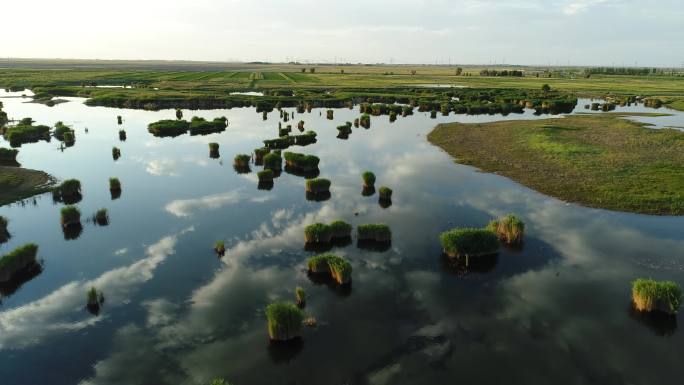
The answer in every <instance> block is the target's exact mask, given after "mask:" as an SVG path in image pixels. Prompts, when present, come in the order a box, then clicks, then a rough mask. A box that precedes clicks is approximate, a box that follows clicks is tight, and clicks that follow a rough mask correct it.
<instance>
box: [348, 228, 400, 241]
mask: <svg viewBox="0 0 684 385" xmlns="http://www.w3.org/2000/svg"><path fill="white" fill-rule="evenodd" d="M356 235H357V238H358V239H359V240H360V241H374V242H389V241H391V240H392V230H391V229H390V227H389V226H388V225H386V224H384V223H377V224H373V223H370V224H363V225H358V226H357V227H356Z"/></svg>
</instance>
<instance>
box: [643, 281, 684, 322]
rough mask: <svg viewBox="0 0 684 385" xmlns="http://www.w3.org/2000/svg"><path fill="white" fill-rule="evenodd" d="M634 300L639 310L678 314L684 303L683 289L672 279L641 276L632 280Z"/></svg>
mask: <svg viewBox="0 0 684 385" xmlns="http://www.w3.org/2000/svg"><path fill="white" fill-rule="evenodd" d="M632 300H633V302H634V307H635V308H636V309H637V310H638V311H643V312H652V311H661V312H665V313H668V314H677V311H678V310H679V307H680V306H681V304H682V289H681V288H680V287H679V285H678V284H677V283H675V282H672V281H656V280H653V279H644V278H639V279H637V280H635V281H634V282H632Z"/></svg>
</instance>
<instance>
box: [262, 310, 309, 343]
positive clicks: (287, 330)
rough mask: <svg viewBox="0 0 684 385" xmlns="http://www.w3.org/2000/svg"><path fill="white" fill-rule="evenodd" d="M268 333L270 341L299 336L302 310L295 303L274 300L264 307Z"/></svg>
mask: <svg viewBox="0 0 684 385" xmlns="http://www.w3.org/2000/svg"><path fill="white" fill-rule="evenodd" d="M266 319H267V320H268V335H269V337H270V338H271V340H272V341H289V340H293V339H295V338H300V337H301V332H302V322H303V321H304V312H302V310H301V309H300V308H298V307H297V306H296V305H294V304H291V303H285V302H274V303H271V304H270V305H268V306H267V307H266Z"/></svg>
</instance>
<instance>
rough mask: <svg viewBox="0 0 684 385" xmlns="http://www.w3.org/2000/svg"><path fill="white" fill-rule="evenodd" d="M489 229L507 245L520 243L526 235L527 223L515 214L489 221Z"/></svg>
mask: <svg viewBox="0 0 684 385" xmlns="http://www.w3.org/2000/svg"><path fill="white" fill-rule="evenodd" d="M487 230H489V231H491V232H493V233H495V234H496V235H497V236H498V237H499V239H500V240H501V242H503V243H505V244H507V245H520V244H521V243H522V242H523V238H524V237H525V223H524V222H523V221H522V220H521V219H520V218H518V217H516V216H515V215H513V214H508V215H506V216H504V217H502V218H499V219H495V220H493V221H491V222H489V224H488V225H487Z"/></svg>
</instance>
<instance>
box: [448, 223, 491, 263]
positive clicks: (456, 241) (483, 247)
mask: <svg viewBox="0 0 684 385" xmlns="http://www.w3.org/2000/svg"><path fill="white" fill-rule="evenodd" d="M439 239H440V241H441V243H442V248H443V249H444V253H445V254H447V255H448V256H449V257H452V258H457V257H463V256H472V257H476V256H483V255H491V254H495V253H496V252H497V251H498V250H499V238H498V237H497V235H496V234H494V233H493V232H492V231H490V230H487V229H473V228H457V229H452V230H449V231H446V232H444V233H442V234H441V235H440V236H439Z"/></svg>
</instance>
